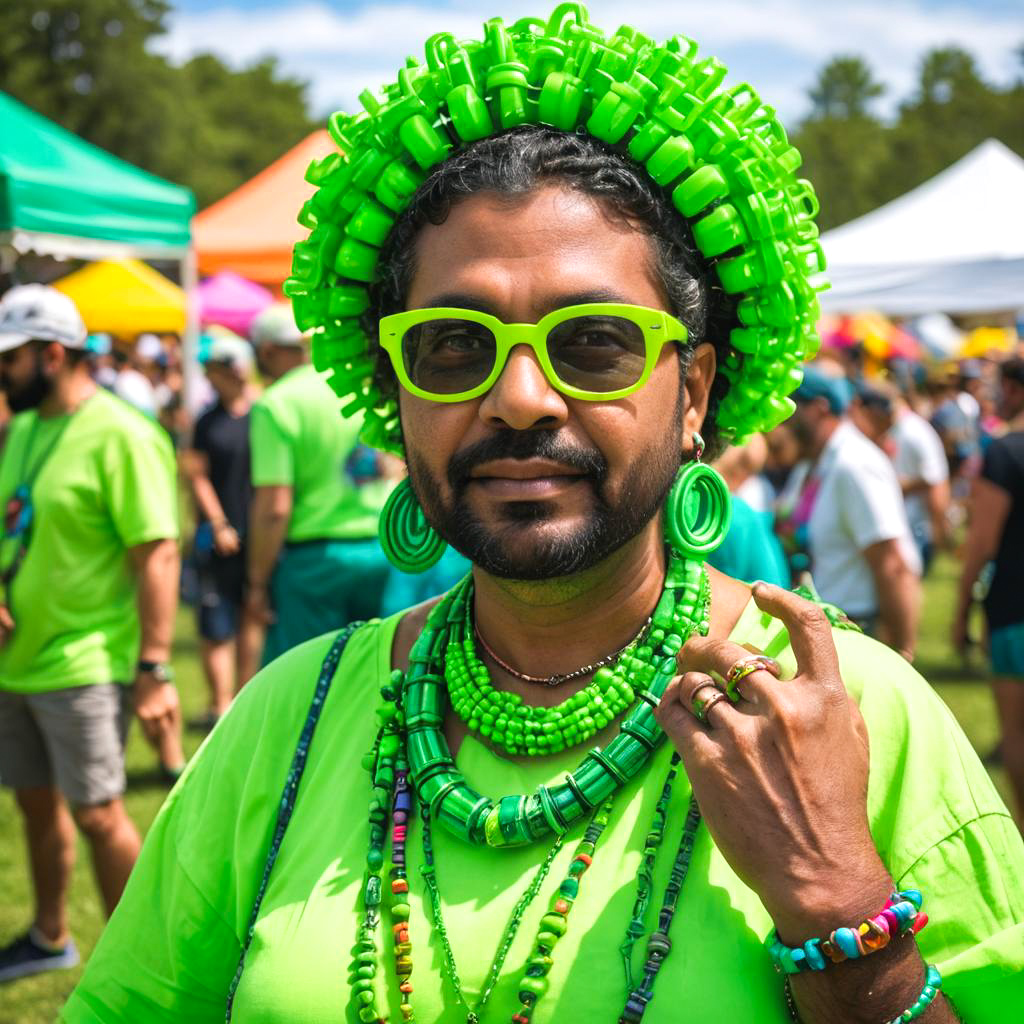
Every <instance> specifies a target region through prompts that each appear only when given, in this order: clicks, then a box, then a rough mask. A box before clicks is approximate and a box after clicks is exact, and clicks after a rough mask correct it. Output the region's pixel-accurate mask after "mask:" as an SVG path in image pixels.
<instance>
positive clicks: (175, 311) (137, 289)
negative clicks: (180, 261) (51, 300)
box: [53, 260, 185, 339]
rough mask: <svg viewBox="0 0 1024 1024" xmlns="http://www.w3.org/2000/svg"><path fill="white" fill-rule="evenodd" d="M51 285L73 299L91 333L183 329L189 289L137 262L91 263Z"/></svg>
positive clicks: (132, 334) (177, 331)
mask: <svg viewBox="0 0 1024 1024" xmlns="http://www.w3.org/2000/svg"><path fill="white" fill-rule="evenodd" d="M53 287H54V288H56V289H57V290H58V291H61V292H63V293H64V294H65V295H67V296H68V297H69V298H71V299H74V301H75V305H76V306H78V310H79V312H80V313H81V314H82V319H83V320H84V321H85V326H86V327H87V328H88V329H89V332H90V334H99V333H102V334H113V335H115V336H116V337H118V338H124V339H131V338H134V337H135V336H136V335H139V334H142V333H143V332H144V331H153V332H155V333H157V334H163V333H166V332H173V333H174V334H182V333H184V330H185V292H184V291H183V290H182V289H181V288H179V287H178V286H177V285H176V284H175V283H174V282H173V281H168V280H167V278H166V277H164V276H163V274H160V273H158V272H157V271H155V270H154V269H153V268H152V267H150V266H148V265H147V264H145V263H142V262H141V261H139V260H101V261H100V262H98V263H89V264H87V265H86V266H84V267H82V269H81V270H76V271H75V272H74V273H73V274H68V276H67V277H62V278H61V279H60V280H59V281H54V282H53Z"/></svg>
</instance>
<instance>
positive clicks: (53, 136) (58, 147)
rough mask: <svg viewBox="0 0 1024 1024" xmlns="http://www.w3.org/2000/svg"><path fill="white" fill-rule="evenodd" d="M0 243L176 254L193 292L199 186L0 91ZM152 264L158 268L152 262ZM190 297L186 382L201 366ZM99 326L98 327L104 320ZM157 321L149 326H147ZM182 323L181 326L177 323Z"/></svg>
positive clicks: (75, 255) (101, 256) (133, 255)
mask: <svg viewBox="0 0 1024 1024" xmlns="http://www.w3.org/2000/svg"><path fill="white" fill-rule="evenodd" d="M0 125H3V131H2V132H0V252H2V251H4V250H5V251H6V253H7V254H8V256H7V258H9V257H10V256H11V255H12V254H13V256H14V257H15V258H16V257H17V256H18V255H22V254H25V253H39V254H42V255H46V256H54V257H57V258H62V259H81V260H143V259H152V260H173V261H175V262H177V263H179V264H180V266H181V281H182V285H183V287H184V293H185V294H186V295H188V294H189V293H190V292H191V291H192V289H193V288H194V287H195V282H196V268H195V259H194V253H193V250H192V248H191V244H190V230H189V222H190V220H191V218H192V214H193V213H194V212H195V199H194V198H193V196H192V193H191V192H190V191H189V190H188V189H187V188H183V187H182V186H180V185H173V184H171V183H170V182H167V181H164V180H163V179H162V178H158V177H156V176H155V175H152V174H149V173H147V172H146V171H142V170H139V168H137V167H133V166H132V165H131V164H128V163H125V161H123V160H119V159H118V158H117V157H115V156H111V155H110V154H109V153H106V152H104V151H103V150H102V149H100V148H98V147H97V146H93V145H92V144H91V143H88V142H86V141H85V140H84V139H80V138H78V136H77V135H74V134H72V133H71V132H69V131H66V130H65V129H64V128H61V127H60V126H59V125H57V124H54V123H53V122H52V121H49V120H47V119H46V118H45V117H42V116H40V115H39V114H36V113H35V112H34V111H32V110H30V109H29V108H28V107H26V106H24V105H23V104H21V103H19V102H17V101H16V100H14V99H12V98H11V97H10V96H7V95H6V94H5V93H0ZM153 273H156V272H155V271H153ZM191 306H192V304H191V303H189V302H186V303H185V310H186V315H185V316H184V318H183V319H182V320H181V321H180V322H181V327H183V328H184V337H183V341H184V352H185V366H186V388H188V387H189V385H190V377H192V379H194V374H195V373H198V363H197V362H196V345H197V337H198V332H197V323H196V321H195V317H194V316H193V315H191V314H192V309H191ZM97 329H99V328H97ZM147 329H150V330H151V329H152V327H147ZM179 329H180V328H179Z"/></svg>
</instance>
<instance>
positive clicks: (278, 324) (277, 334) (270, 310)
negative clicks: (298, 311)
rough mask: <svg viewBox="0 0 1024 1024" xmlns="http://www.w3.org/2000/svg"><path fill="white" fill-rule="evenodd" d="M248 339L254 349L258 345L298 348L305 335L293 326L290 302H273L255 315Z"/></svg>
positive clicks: (293, 318)
mask: <svg viewBox="0 0 1024 1024" xmlns="http://www.w3.org/2000/svg"><path fill="white" fill-rule="evenodd" d="M249 337H250V339H251V340H252V343H253V345H255V346H256V348H259V347H260V345H284V346H286V347H288V348H299V347H300V346H301V345H302V344H303V343H304V341H305V335H304V334H303V333H302V331H300V330H299V329H298V327H296V326H295V314H294V313H292V306H291V303H290V302H275V303H274V305H272V306H268V307H267V308H266V309H265V310H263V312H262V313H259V314H257V316H255V317H254V318H253V321H252V323H251V324H250V325H249Z"/></svg>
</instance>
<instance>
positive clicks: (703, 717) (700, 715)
mask: <svg viewBox="0 0 1024 1024" xmlns="http://www.w3.org/2000/svg"><path fill="white" fill-rule="evenodd" d="M715 689H716V690H717V693H715V694H714V696H712V697H708V699H707V700H704V698H703V697H694V699H693V713H694V716H695V717H696V719H697V721H698V722H700V723H701V725H710V724H711V723H710V722H709V721H708V715H709V714H710V713H711V709H712V708H713V707H714V706H715V705H716V704H720V703H721V702H722V701H723V700H728V699H729V698H728V697H727V696H726V694H725V692H724V691H723V690H719V689H718V687H717V686H716V687H715Z"/></svg>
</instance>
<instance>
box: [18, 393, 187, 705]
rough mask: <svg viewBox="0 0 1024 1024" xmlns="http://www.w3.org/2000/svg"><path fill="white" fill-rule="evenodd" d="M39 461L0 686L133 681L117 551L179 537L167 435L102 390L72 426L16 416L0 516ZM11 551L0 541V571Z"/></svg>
mask: <svg viewBox="0 0 1024 1024" xmlns="http://www.w3.org/2000/svg"><path fill="white" fill-rule="evenodd" d="M47 453H49V454H47ZM43 457H45V461H43V462H42V468H41V469H40V470H39V473H38V476H36V478H35V481H34V483H33V485H32V499H33V506H34V510H35V512H34V521H33V527H32V533H31V540H30V541H29V544H28V550H27V553H26V555H25V560H24V561H23V562H22V564H21V568H20V569H19V570H18V572H17V575H16V576H15V577H14V581H13V583H12V586H11V594H10V605H11V614H12V616H13V617H14V623H15V627H14V633H13V634H12V636H11V639H10V640H9V641H8V643H7V644H5V645H4V646H3V647H0V689H2V690H13V691H16V692H19V693H37V692H42V691H46V690H60V689H64V688H66V687H70V686H82V685H85V684H87V683H110V682H119V683H126V682H131V680H132V679H133V678H134V675H135V662H136V659H137V658H138V654H139V618H138V612H137V609H136V583H135V574H134V572H133V569H132V566H131V561H130V557H129V554H128V551H127V549H128V548H130V547H134V546H135V545H137V544H144V543H146V542H148V541H152V540H160V539H164V538H176V537H177V536H178V511H177V478H176V471H175V464H174V451H173V449H172V447H171V442H170V439H169V438H168V436H167V434H166V433H165V432H164V431H163V430H162V429H161V428H160V427H159V426H157V425H156V424H155V423H153V422H152V421H150V420H148V419H146V417H144V416H142V415H141V414H140V413H138V412H136V410H135V409H133V408H132V407H131V406H130V405H128V404H127V403H126V402H123V401H121V399H119V398H115V397H114V396H113V395H111V394H110V393H109V392H106V391H98V392H97V393H96V394H94V395H93V396H92V397H91V398H90V399H88V401H86V403H85V404H84V405H83V406H82V407H81V408H80V409H79V410H78V411H77V412H75V413H74V414H73V415H72V416H71V417H70V419H69V418H68V417H67V416H60V417H53V418H45V419H39V418H38V416H37V414H36V412H35V411H32V412H25V413H21V414H20V415H18V416H16V417H15V418H14V420H13V422H12V424H11V432H10V435H9V437H8V439H7V446H6V448H5V449H4V453H3V458H2V459H0V504H2V506H3V507H4V508H6V507H7V502H8V501H9V499H10V498H11V496H12V495H13V494H14V493H15V491H16V490H17V488H18V486H19V485H20V484H21V483H23V482H24V481H25V479H26V474H27V475H28V476H31V475H32V471H33V468H34V467H36V466H38V465H39V464H40V461H41V460H42V459H43ZM16 546H17V545H16V542H15V541H13V540H12V539H5V540H4V541H3V543H2V544H0V566H3V567H6V566H8V565H9V564H10V562H11V559H12V558H13V556H14V552H15V548H16ZM2 599H3V598H2V597H0V600H2Z"/></svg>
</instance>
